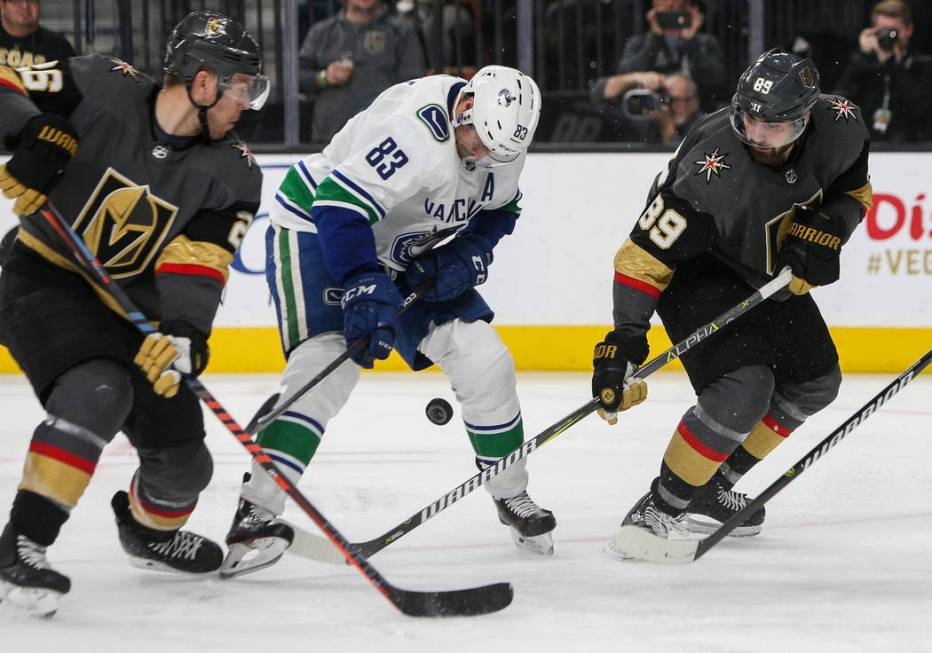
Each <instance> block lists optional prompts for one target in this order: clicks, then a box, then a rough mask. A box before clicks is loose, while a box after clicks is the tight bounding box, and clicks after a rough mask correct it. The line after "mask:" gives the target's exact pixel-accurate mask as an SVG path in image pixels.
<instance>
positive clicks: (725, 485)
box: [593, 50, 871, 558]
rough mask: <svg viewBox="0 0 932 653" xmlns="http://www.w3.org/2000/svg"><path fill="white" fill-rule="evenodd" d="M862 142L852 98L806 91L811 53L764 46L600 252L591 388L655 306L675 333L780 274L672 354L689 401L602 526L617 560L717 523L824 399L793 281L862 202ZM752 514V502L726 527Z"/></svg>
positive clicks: (825, 349) (628, 353)
mask: <svg viewBox="0 0 932 653" xmlns="http://www.w3.org/2000/svg"><path fill="white" fill-rule="evenodd" d="M868 149H869V138H868V133H867V130H866V128H865V126H864V122H863V120H862V118H861V115H860V111H859V109H858V108H857V107H856V106H854V105H853V104H852V103H851V102H849V101H848V100H846V99H845V98H842V97H837V96H830V95H821V94H820V92H819V77H818V73H817V71H816V69H815V66H814V65H813V63H812V61H810V60H809V59H800V58H798V57H796V56H795V55H792V54H787V53H785V52H780V51H777V50H771V51H769V52H766V53H764V54H763V55H761V56H760V58H758V59H757V61H755V62H754V63H753V64H752V65H751V66H750V67H749V68H748V69H747V70H746V71H745V72H744V73H743V74H742V76H741V78H740V79H739V81H738V87H737V92H736V93H735V95H734V98H733V100H732V103H731V106H730V107H726V108H724V109H721V110H720V111H717V112H715V113H714V114H712V115H710V116H708V117H706V118H704V119H702V120H700V121H699V122H698V123H697V124H696V126H695V127H694V128H693V129H692V130H691V131H690V133H689V134H688V135H687V137H686V139H685V140H684V141H683V143H682V145H681V146H680V148H679V149H678V150H677V152H676V154H675V155H674V157H673V159H672V160H671V161H670V164H669V166H668V167H667V168H666V169H665V170H664V171H663V172H662V173H661V174H660V175H659V176H658V177H657V179H656V181H655V183H654V185H653V186H652V188H651V191H650V194H649V196H648V202H647V208H645V210H644V212H643V213H642V214H641V216H640V218H639V220H638V221H637V224H636V225H635V226H634V228H633V230H632V232H631V235H630V237H629V238H628V239H627V240H626V241H625V242H624V244H623V245H622V246H621V249H620V250H619V251H618V254H617V255H616V257H615V283H614V291H613V292H614V311H613V316H614V324H615V328H614V330H613V331H611V332H610V333H609V334H608V335H607V336H606V338H605V341H604V342H602V343H600V346H597V347H596V356H595V360H594V367H595V372H594V375H593V392H594V394H595V395H596V396H600V397H605V396H610V395H611V394H612V393H611V392H606V393H605V395H603V394H602V392H603V391H604V390H615V391H617V390H618V389H619V388H621V387H623V385H624V383H625V381H626V379H628V378H629V377H630V376H631V374H632V370H633V369H634V368H635V367H636V366H637V365H640V364H641V363H642V362H643V361H644V359H645V358H646V357H647V353H648V347H647V340H646V336H645V334H646V332H647V330H648V327H649V319H650V317H651V315H652V314H653V312H654V311H655V310H656V311H657V313H658V314H659V316H660V318H661V320H662V321H663V324H664V327H665V328H666V330H667V333H668V334H669V336H670V338H671V340H673V341H674V342H676V341H678V340H680V339H682V338H684V337H685V336H686V335H688V334H689V333H690V332H691V331H692V330H694V329H695V328H697V327H699V326H700V325H702V324H704V323H706V322H709V321H711V320H713V319H714V318H715V317H716V316H717V315H719V314H721V313H722V312H724V311H725V310H726V309H727V308H729V307H731V306H733V305H735V304H737V303H738V302H740V301H741V300H742V299H743V298H745V297H746V296H747V295H748V294H749V293H750V292H751V291H752V288H753V287H760V286H761V285H763V283H765V282H766V281H768V280H769V279H771V278H772V277H773V276H774V275H775V274H776V273H778V272H779V271H780V270H781V269H783V267H784V266H789V267H790V268H791V270H792V274H793V277H792V281H791V283H790V285H789V289H788V292H786V293H785V295H784V296H783V297H778V298H776V299H771V300H768V301H766V302H765V303H764V304H762V305H761V306H759V307H757V308H755V309H754V311H753V312H752V313H749V314H748V315H747V316H745V317H743V318H741V319H740V320H738V321H736V322H735V323H734V324H732V325H730V326H729V327H728V328H727V329H725V330H723V331H722V332H721V333H719V334H717V335H716V336H715V338H712V339H710V340H709V341H707V342H706V343H703V344H701V345H699V346H697V347H696V348H695V349H692V350H690V352H688V353H687V354H685V355H684V356H683V364H684V366H685V368H686V371H687V374H688V375H689V379H690V382H691V383H692V385H693V388H694V389H695V391H696V394H697V401H696V404H695V405H694V406H692V407H691V408H689V409H688V410H687V411H686V413H685V414H684V415H683V416H682V418H681V419H680V421H679V424H678V425H677V426H676V429H675V431H674V433H673V437H672V439H671V440H670V443H669V445H668V446H667V449H666V452H665V453H664V456H663V461H662V463H661V466H660V474H659V476H658V477H657V478H656V479H655V480H654V482H653V484H652V485H651V489H650V491H649V492H648V493H647V494H646V495H645V496H644V497H643V498H642V499H641V500H640V501H638V502H637V504H636V505H635V506H634V508H632V510H631V511H630V512H629V513H628V515H627V516H626V517H625V519H624V521H623V523H622V526H621V528H620V529H619V531H618V533H617V534H616V536H615V538H614V540H613V543H612V545H611V549H612V550H613V551H614V553H616V554H617V555H618V556H619V557H621V558H640V557H644V555H645V553H644V550H643V547H644V546H645V544H644V543H645V542H647V543H648V545H649V542H650V538H652V537H658V538H668V537H681V536H686V537H689V536H698V535H700V534H704V533H708V532H710V530H711V529H712V528H714V527H715V526H716V525H717V523H719V522H723V521H725V520H727V519H728V518H729V517H731V515H733V514H734V513H735V512H736V511H737V510H739V509H740V508H742V507H743V506H744V505H745V503H746V501H747V497H746V495H744V494H741V493H738V492H735V491H734V490H733V489H732V487H733V486H734V484H735V483H736V482H737V481H738V480H739V479H740V478H741V477H742V476H743V475H744V474H745V473H747V472H748V471H749V470H750V469H751V468H752V467H753V466H754V465H755V464H756V463H758V462H759V461H760V460H761V459H762V458H764V457H765V456H766V455H767V454H769V453H770V452H771V451H772V450H773V449H774V448H775V447H776V446H777V445H778V444H780V442H782V441H783V440H785V439H786V438H787V437H788V436H789V435H790V434H791V433H792V432H793V431H794V430H795V429H796V428H798V427H799V426H800V425H801V424H802V423H803V422H804V421H805V420H806V419H807V418H808V417H809V416H811V415H813V414H814V413H816V412H817V411H819V410H821V409H822V408H824V407H825V406H826V405H828V404H829V403H830V402H831V401H832V400H833V399H834V398H835V396H836V394H837V391H838V387H839V384H840V382H841V374H840V372H839V368H838V355H837V353H836V351H835V346H834V343H833V342H832V339H831V336H830V334H829V332H828V329H827V327H826V325H825V322H824V320H823V319H822V316H821V314H820V312H819V309H818V308H817V306H816V304H815V302H814V301H813V299H812V297H811V296H810V295H808V294H807V293H808V291H809V290H810V289H811V288H813V287H815V286H825V285H828V284H830V283H832V282H834V281H836V280H837V279H838V276H839V267H840V266H839V255H840V253H841V249H842V246H843V245H844V243H845V242H846V241H847V240H848V238H849V237H850V236H851V233H852V232H853V231H854V230H855V228H856V227H857V226H858V224H859V223H860V221H861V219H862V218H863V216H864V214H865V211H866V210H868V209H869V208H870V205H871V187H870V183H869V180H868V172H867V158H868ZM605 345H614V347H606V346H605ZM602 410H603V411H607V412H609V413H611V412H613V411H614V410H616V408H615V406H614V405H613V403H612V402H604V401H603V405H602ZM763 521H764V511H763V509H761V511H759V512H758V513H756V514H755V515H753V516H751V517H750V518H749V519H748V520H747V521H746V522H745V523H744V524H742V525H741V527H739V528H738V529H736V531H735V534H736V535H754V534H756V533H758V532H760V530H761V525H762V523H763Z"/></svg>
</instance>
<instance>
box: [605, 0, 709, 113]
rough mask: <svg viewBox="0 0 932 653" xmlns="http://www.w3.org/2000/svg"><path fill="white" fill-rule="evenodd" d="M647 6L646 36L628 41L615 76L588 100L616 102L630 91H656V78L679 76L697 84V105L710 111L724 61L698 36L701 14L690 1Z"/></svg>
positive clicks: (663, 0)
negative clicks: (692, 80) (697, 82)
mask: <svg viewBox="0 0 932 653" xmlns="http://www.w3.org/2000/svg"><path fill="white" fill-rule="evenodd" d="M651 5H652V6H651V9H650V11H648V12H647V24H648V26H649V28H650V29H649V31H648V32H647V33H645V34H637V35H635V36H633V37H631V39H629V40H628V42H627V43H626V44H625V49H624V53H623V54H622V58H621V62H620V63H619V64H618V73H617V74H616V75H612V76H610V77H603V78H600V79H598V80H596V82H595V84H594V85H593V88H592V96H593V99H595V100H598V101H604V100H615V99H619V98H620V97H621V96H622V95H623V94H624V93H625V91H627V90H629V89H631V88H646V89H649V90H657V89H659V88H660V87H661V86H662V83H663V78H662V77H661V76H660V75H658V74H657V73H663V74H672V73H682V74H684V75H686V76H687V77H689V78H691V79H694V80H700V88H699V93H700V103H701V105H702V106H703V107H705V108H707V109H711V108H714V107H715V105H716V104H717V103H718V100H719V95H720V91H721V87H722V85H723V83H724V81H725V58H724V53H723V51H722V46H721V45H720V44H719V42H718V40H717V39H716V38H715V37H714V36H712V35H711V34H705V33H699V29H700V28H701V27H702V23H703V20H704V16H703V14H702V12H701V11H700V10H699V8H698V7H697V6H696V5H695V4H694V3H693V0H652V3H651Z"/></svg>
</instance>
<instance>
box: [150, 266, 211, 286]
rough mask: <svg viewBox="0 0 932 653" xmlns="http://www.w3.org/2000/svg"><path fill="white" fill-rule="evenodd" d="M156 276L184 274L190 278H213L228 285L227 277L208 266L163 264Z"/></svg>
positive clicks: (156, 271)
mask: <svg viewBox="0 0 932 653" xmlns="http://www.w3.org/2000/svg"><path fill="white" fill-rule="evenodd" d="M155 273H156V274H165V273H168V274H184V275H189V276H201V277H211V278H212V279H216V280H217V281H219V282H220V283H221V285H226V282H227V279H226V275H225V274H223V273H222V272H220V271H219V270H217V269H215V268H212V267H208V266H206V265H197V264H195V263H162V264H161V265H160V266H159V267H158V268H157V269H156V270H155Z"/></svg>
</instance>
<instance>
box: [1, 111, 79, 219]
mask: <svg viewBox="0 0 932 653" xmlns="http://www.w3.org/2000/svg"><path fill="white" fill-rule="evenodd" d="M77 150H78V135H77V134H76V133H75V131H74V127H72V126H71V123H70V122H68V120H67V119H66V118H63V117H62V116H59V115H56V114H54V113H42V114H39V115H38V116H35V117H33V118H30V119H29V122H27V123H26V125H25V126H24V127H23V128H22V130H20V132H19V137H18V141H17V142H16V149H15V150H14V151H13V157H12V158H11V159H10V160H9V161H8V162H7V163H6V165H5V166H3V165H0V191H3V195H4V197H6V198H8V199H11V200H12V199H15V200H16V203H15V204H14V205H13V212H14V213H16V214H17V215H29V214H31V213H35V212H36V211H37V210H39V207H40V206H42V205H43V204H45V198H46V196H47V195H48V194H49V193H50V192H52V189H53V188H55V185H56V184H57V183H58V182H59V180H60V179H61V178H62V175H64V174H65V165H67V163H68V162H69V161H70V160H71V157H73V156H74V154H75V152H77Z"/></svg>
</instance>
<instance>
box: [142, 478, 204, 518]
mask: <svg viewBox="0 0 932 653" xmlns="http://www.w3.org/2000/svg"><path fill="white" fill-rule="evenodd" d="M196 505H197V497H196V496H195V497H194V498H193V499H188V500H186V501H177V502H176V501H166V500H163V499H157V498H155V497H153V496H152V495H151V494H150V493H149V492H147V490H146V488H145V485H144V484H143V483H142V481H141V480H140V478H139V472H138V471H137V472H136V474H135V475H134V476H133V480H132V481H131V482H130V485H129V509H130V512H131V513H132V515H133V519H134V520H135V521H136V522H137V523H139V524H141V525H143V526H145V527H146V528H151V529H153V530H157V531H176V530H178V529H179V528H181V527H182V526H184V525H185V522H187V521H188V518H189V517H190V516H191V513H192V512H194V507H195V506H196Z"/></svg>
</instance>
